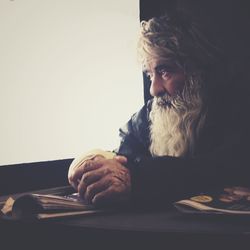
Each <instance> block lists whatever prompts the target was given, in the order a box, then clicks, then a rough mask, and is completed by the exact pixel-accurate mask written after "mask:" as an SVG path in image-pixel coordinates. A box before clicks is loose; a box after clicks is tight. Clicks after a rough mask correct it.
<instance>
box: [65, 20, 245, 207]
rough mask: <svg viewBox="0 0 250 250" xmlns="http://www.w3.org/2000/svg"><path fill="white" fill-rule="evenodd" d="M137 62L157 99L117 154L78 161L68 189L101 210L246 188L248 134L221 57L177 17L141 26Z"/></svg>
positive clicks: (126, 130) (132, 123)
mask: <svg viewBox="0 0 250 250" xmlns="http://www.w3.org/2000/svg"><path fill="white" fill-rule="evenodd" d="M139 54H140V57H141V61H142V65H143V68H144V71H145V74H147V76H148V77H149V79H150V81H151V87H150V94H151V95H152V96H153V99H151V100H149V101H148V103H147V104H146V105H145V106H144V107H143V108H142V109H141V110H140V111H139V112H137V113H136V114H134V115H133V116H132V118H131V119H130V120H129V121H128V123H127V124H126V126H125V127H123V128H122V129H120V136H121V143H120V146H119V148H118V149H117V150H116V151H115V154H113V153H111V152H104V151H98V152H94V153H93V152H92V153H89V154H86V155H84V157H83V158H82V159H76V160H75V161H74V162H73V163H72V164H71V166H70V169H69V182H70V183H71V184H72V185H73V186H74V187H75V188H76V189H77V190H78V191H79V193H80V195H81V196H83V197H84V198H85V199H86V200H88V201H89V202H91V203H93V204H97V205H98V204H104V203H113V202H122V201H123V202H124V201H127V202H128V201H130V202H132V203H133V202H134V203H141V204H144V202H146V203H148V204H150V203H151V204H157V203H158V204H164V203H168V202H170V201H172V200H175V199H179V198H181V197H183V196H185V195H189V194H191V193H193V192H200V191H203V190H205V189H206V188H211V187H214V188H216V187H218V186H223V185H239V184H246V183H247V181H248V172H249V171H248V166H247V164H245V160H246V155H247V152H246V148H247V147H246V145H247V140H248V138H249V136H248V134H247V133H246V131H247V129H248V126H247V125H246V123H244V121H243V117H244V112H243V111H242V105H243V104H242V103H241V102H239V101H237V100H236V98H235V97H236V96H239V95H242V93H240V94H239V86H238V87H237V90H236V89H235V87H236V84H238V82H233V81H232V80H233V79H232V78H230V76H229V74H228V72H229V71H228V70H227V64H226V61H225V60H223V58H224V57H223V54H222V53H221V51H220V50H219V49H218V48H217V47H216V46H214V45H213V44H212V43H211V42H210V41H209V40H208V39H206V38H205V36H204V35H202V33H201V32H200V31H199V29H198V28H197V26H196V25H195V24H194V23H192V22H191V21H190V20H189V19H187V18H185V17H184V16H181V15H179V16H178V15H176V16H173V17H169V16H163V17H160V18H152V19H150V20H149V21H147V22H146V21H143V22H142V23H141V36H140V39H139ZM238 80H239V79H238ZM230 82H233V84H234V85H232V84H230ZM232 86H233V88H231V87H232ZM230 89H233V91H231V90H230Z"/></svg>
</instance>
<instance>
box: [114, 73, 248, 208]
mask: <svg viewBox="0 0 250 250" xmlns="http://www.w3.org/2000/svg"><path fill="white" fill-rule="evenodd" d="M245 80H246V79H245ZM241 81H242V80H241V79H240V78H239V77H238V78H237V79H233V78H232V79H231V82H232V84H230V83H228V82H226V83H225V84H220V85H219V84H218V85H217V86H213V87H211V88H210V89H209V91H208V93H209V96H208V98H207V110H208V111H207V112H208V114H207V118H206V123H205V126H204V128H203V131H202V133H201V136H200V138H199V140H198V143H197V144H198V146H197V148H196V151H195V156H194V157H192V158H190V157H189V158H187V157H186V158H177V157H168V156H165V157H151V155H150V152H149V150H148V148H149V119H148V115H149V112H150V108H151V105H150V103H151V101H149V102H148V104H147V105H145V106H144V107H143V108H142V109H141V110H140V111H139V112H137V113H136V114H134V115H133V116H132V118H131V119H130V120H129V122H128V123H127V124H126V125H125V126H124V127H123V128H122V129H120V136H121V144H120V147H119V148H118V150H117V153H118V154H121V155H125V156H126V157H127V158H128V159H129V163H128V167H129V168H130V171H131V175H132V196H133V200H134V202H136V203H138V204H141V205H143V204H145V203H147V204H150V203H151V204H155V201H156V200H157V203H158V204H161V203H169V202H172V201H173V200H176V199H179V198H183V197H185V196H187V195H190V194H195V193H197V192H202V191H206V190H208V189H214V188H218V187H221V186H228V185H229V186H230V185H249V183H250V167H249V156H248V149H249V146H248V143H249V138H250V136H249V121H248V120H249V119H248V116H249V111H248V109H249V107H250V105H249V100H248V99H249V91H248V89H247V88H246V84H240V83H241ZM236 82H237V85H235V84H236ZM236 86H237V88H236Z"/></svg>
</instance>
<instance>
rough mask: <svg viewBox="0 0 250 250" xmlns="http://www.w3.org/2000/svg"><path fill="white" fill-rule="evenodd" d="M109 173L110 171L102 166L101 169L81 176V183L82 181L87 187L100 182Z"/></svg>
mask: <svg viewBox="0 0 250 250" xmlns="http://www.w3.org/2000/svg"><path fill="white" fill-rule="evenodd" d="M109 173H110V169H109V168H107V167H104V166H103V167H101V168H98V169H96V170H92V171H89V172H87V173H85V174H83V176H82V179H81V181H83V182H84V183H85V185H87V186H89V185H90V184H92V183H94V182H96V181H98V180H100V179H101V178H103V177H104V176H106V175H107V174H109Z"/></svg>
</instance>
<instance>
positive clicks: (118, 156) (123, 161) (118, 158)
mask: <svg viewBox="0 0 250 250" xmlns="http://www.w3.org/2000/svg"><path fill="white" fill-rule="evenodd" d="M114 159H115V160H117V161H118V162H119V163H121V164H126V163H127V162H128V159H127V158H126V157H125V156H122V155H117V156H115V157H114Z"/></svg>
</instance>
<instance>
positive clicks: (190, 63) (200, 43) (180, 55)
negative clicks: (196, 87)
mask: <svg viewBox="0 0 250 250" xmlns="http://www.w3.org/2000/svg"><path fill="white" fill-rule="evenodd" d="M218 51H219V49H218V48H216V47H215V46H214V45H213V44H212V43H210V42H209V41H208V40H207V39H206V38H205V36H204V35H203V34H202V33H201V32H200V30H199V28H198V25H197V24H195V23H194V22H192V21H191V20H190V19H188V17H187V16H185V15H183V14H181V13H179V15H178V13H177V14H176V15H175V16H172V17H170V16H167V15H165V16H161V17H155V18H152V19H150V20H148V21H142V22H141V29H140V37H139V42H138V52H139V58H140V60H141V62H142V64H143V65H144V66H147V64H148V63H149V61H150V59H153V58H157V59H163V60H164V61H168V60H169V61H171V62H173V63H174V64H176V65H177V66H179V67H180V68H182V69H183V70H184V72H185V73H187V74H193V73H197V72H200V71H202V69H204V68H207V67H208V66H209V65H213V62H214V61H215V58H216V56H215V55H216V53H217V52H218Z"/></svg>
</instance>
